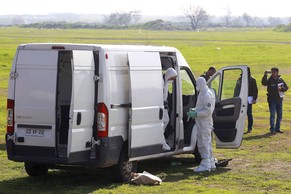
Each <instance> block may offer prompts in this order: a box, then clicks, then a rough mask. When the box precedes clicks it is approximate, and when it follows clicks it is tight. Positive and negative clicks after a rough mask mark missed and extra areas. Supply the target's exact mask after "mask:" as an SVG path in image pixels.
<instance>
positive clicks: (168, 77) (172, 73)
mask: <svg viewBox="0 0 291 194" xmlns="http://www.w3.org/2000/svg"><path fill="white" fill-rule="evenodd" d="M176 77H177V72H176V71H175V69H173V68H171V67H170V68H168V69H167V71H166V73H165V81H166V82H168V81H171V80H172V81H173V80H174V79H176Z"/></svg>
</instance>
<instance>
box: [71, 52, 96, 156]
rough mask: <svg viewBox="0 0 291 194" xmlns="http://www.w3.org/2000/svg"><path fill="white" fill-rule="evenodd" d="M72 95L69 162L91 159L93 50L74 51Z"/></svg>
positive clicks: (93, 86)
mask: <svg viewBox="0 0 291 194" xmlns="http://www.w3.org/2000/svg"><path fill="white" fill-rule="evenodd" d="M72 60H73V61H72V64H73V65H72V68H73V69H72V72H73V73H72V97H71V108H70V124H69V137H68V156H69V162H81V161H86V160H89V159H90V147H86V143H87V142H91V137H92V130H93V129H92V125H93V117H94V93H95V91H94V88H95V85H94V57H93V52H92V51H73V59H72Z"/></svg>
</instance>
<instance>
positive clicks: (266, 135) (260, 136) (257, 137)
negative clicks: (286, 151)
mask: <svg viewBox="0 0 291 194" xmlns="http://www.w3.org/2000/svg"><path fill="white" fill-rule="evenodd" d="M274 135H276V134H275V133H273V134H272V133H266V134H262V135H254V136H249V137H244V140H254V139H262V138H270V137H272V136H274Z"/></svg>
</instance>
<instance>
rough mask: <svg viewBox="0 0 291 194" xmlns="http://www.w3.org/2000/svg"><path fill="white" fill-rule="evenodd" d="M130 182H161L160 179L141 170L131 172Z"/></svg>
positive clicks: (152, 183)
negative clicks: (140, 171) (139, 171)
mask: <svg viewBox="0 0 291 194" xmlns="http://www.w3.org/2000/svg"><path fill="white" fill-rule="evenodd" d="M130 182H131V183H134V184H137V185H160V184H161V183H162V179H160V178H159V177H157V176H155V175H152V174H150V173H148V172H146V171H143V173H131V179H130Z"/></svg>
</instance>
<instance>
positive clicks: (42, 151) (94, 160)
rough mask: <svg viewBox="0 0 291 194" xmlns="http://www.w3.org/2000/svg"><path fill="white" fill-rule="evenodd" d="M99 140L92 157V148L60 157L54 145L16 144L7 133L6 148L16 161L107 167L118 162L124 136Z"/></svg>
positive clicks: (9, 157)
mask: <svg viewBox="0 0 291 194" xmlns="http://www.w3.org/2000/svg"><path fill="white" fill-rule="evenodd" d="M98 140H99V142H100V144H99V145H95V150H94V152H93V153H91V157H90V150H86V151H83V152H76V153H71V154H70V156H69V158H67V157H58V156H57V154H56V151H55V148H54V147H38V146H20V145H15V144H14V142H13V141H12V140H11V139H7V135H6V149H7V156H8V159H9V160H12V161H16V162H35V163H42V164H50V165H58V164H64V165H66V164H68V165H85V164H86V165H90V166H91V165H92V166H94V167H106V166H112V165H115V164H117V163H118V159H119V155H120V151H121V148H122V145H123V142H124V140H123V138H122V136H117V137H106V138H100V139H98ZM84 156H86V157H84ZM92 156H93V157H92Z"/></svg>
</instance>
